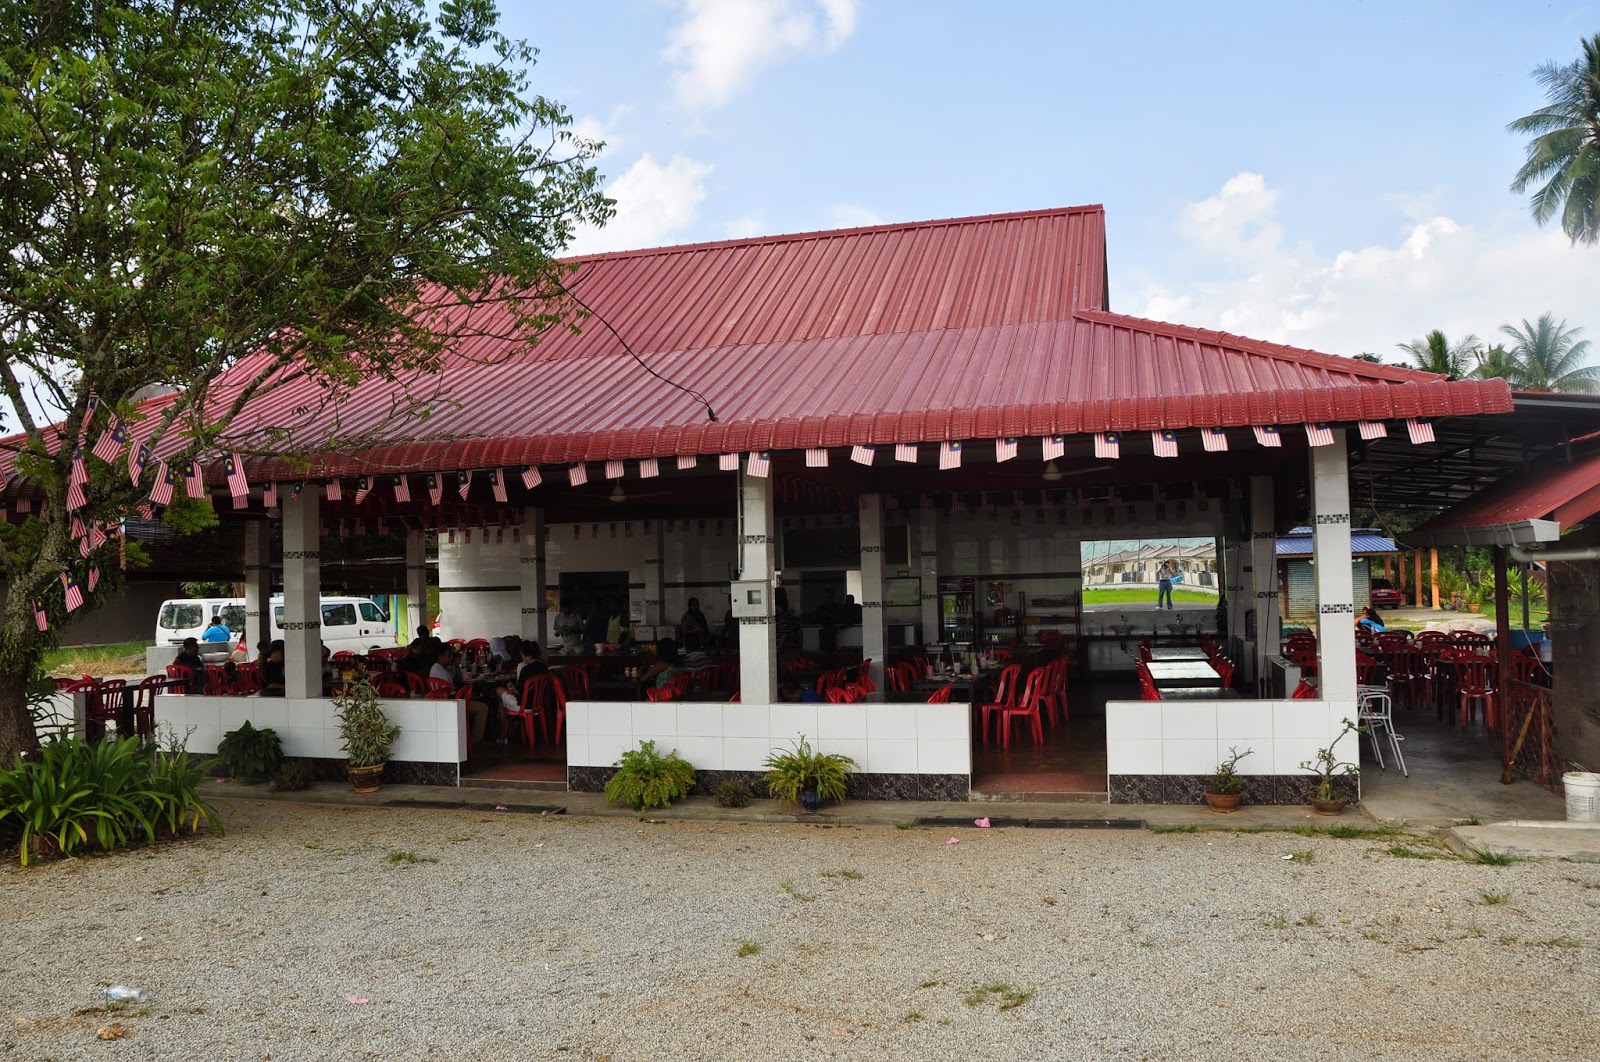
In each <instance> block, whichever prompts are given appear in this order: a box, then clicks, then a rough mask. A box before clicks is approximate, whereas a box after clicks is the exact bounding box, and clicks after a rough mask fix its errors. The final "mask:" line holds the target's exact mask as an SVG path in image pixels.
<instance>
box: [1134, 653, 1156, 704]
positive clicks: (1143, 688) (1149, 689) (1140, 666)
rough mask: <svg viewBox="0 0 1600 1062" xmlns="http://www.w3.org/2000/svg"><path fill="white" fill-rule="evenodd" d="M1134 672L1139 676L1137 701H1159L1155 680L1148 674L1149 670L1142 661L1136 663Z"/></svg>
mask: <svg viewBox="0 0 1600 1062" xmlns="http://www.w3.org/2000/svg"><path fill="white" fill-rule="evenodd" d="M1134 672H1135V673H1136V674H1137V675H1138V676H1139V699H1140V700H1143V701H1159V700H1160V699H1161V691H1160V690H1158V689H1156V680H1155V678H1154V677H1153V676H1152V675H1151V674H1150V669H1149V668H1148V667H1145V665H1144V662H1143V661H1138V662H1136V665H1135V667H1134Z"/></svg>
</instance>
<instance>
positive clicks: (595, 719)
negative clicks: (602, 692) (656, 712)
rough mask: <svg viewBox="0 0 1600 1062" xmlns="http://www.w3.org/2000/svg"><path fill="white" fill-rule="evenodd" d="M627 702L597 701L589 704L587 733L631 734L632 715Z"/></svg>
mask: <svg viewBox="0 0 1600 1062" xmlns="http://www.w3.org/2000/svg"><path fill="white" fill-rule="evenodd" d="M629 709H630V706H629V705H627V704H621V703H615V702H597V703H595V704H591V705H590V706H589V733H591V734H597V735H598V734H606V735H609V736H612V737H620V736H623V735H627V736H630V737H631V736H632V735H633V715H632V712H631V711H630V710H629Z"/></svg>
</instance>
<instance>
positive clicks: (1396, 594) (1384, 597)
mask: <svg viewBox="0 0 1600 1062" xmlns="http://www.w3.org/2000/svg"><path fill="white" fill-rule="evenodd" d="M1367 600H1369V601H1371V602H1372V607H1373V608H1401V607H1403V606H1404V605H1405V603H1406V597H1405V595H1404V594H1402V593H1401V592H1400V591H1398V590H1396V589H1395V588H1394V584H1393V583H1391V582H1389V580H1387V579H1374V580H1372V590H1371V591H1370V593H1369V594H1368V597H1367Z"/></svg>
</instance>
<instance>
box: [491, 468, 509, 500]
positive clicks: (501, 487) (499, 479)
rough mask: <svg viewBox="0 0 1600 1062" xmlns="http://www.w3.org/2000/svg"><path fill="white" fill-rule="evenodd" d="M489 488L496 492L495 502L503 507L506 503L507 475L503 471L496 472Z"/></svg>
mask: <svg viewBox="0 0 1600 1062" xmlns="http://www.w3.org/2000/svg"><path fill="white" fill-rule="evenodd" d="M489 486H490V487H491V489H492V490H493V492H494V500H495V501H497V502H500V503H501V504H502V505H504V504H505V502H506V474H505V471H504V470H502V469H498V468H497V469H495V470H494V479H492V480H490V481H489Z"/></svg>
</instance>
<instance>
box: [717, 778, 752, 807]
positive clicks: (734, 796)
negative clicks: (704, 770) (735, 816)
mask: <svg viewBox="0 0 1600 1062" xmlns="http://www.w3.org/2000/svg"><path fill="white" fill-rule="evenodd" d="M751 795H752V794H751V792H750V783H748V782H746V781H744V780H742V779H739V778H729V779H728V780H727V781H726V782H723V783H721V784H720V785H718V786H717V805H718V806H719V807H724V808H745V807H749V806H750V797H751Z"/></svg>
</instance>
